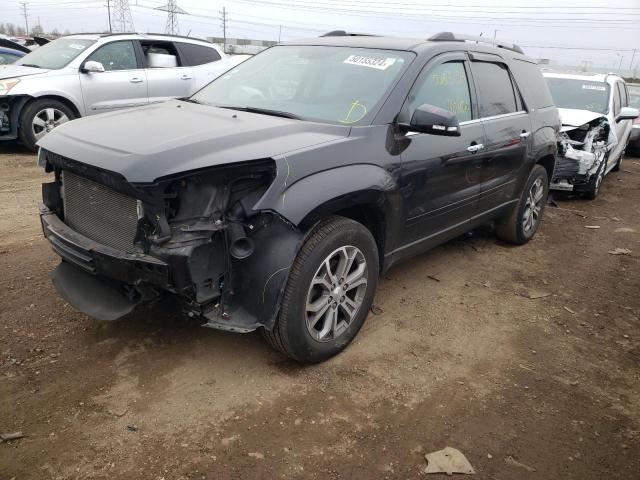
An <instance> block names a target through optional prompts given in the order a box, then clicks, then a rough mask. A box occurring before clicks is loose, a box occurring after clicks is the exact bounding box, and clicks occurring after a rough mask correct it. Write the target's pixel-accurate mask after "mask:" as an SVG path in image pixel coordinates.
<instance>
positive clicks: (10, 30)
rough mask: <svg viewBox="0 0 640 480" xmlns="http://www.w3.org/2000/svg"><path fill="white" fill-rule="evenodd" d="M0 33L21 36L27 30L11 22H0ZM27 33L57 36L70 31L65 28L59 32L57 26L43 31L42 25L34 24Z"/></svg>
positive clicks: (40, 35)
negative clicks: (48, 30)
mask: <svg viewBox="0 0 640 480" xmlns="http://www.w3.org/2000/svg"><path fill="white" fill-rule="evenodd" d="M0 34H2V35H8V36H10V37H23V36H25V35H26V34H27V31H26V30H25V29H24V27H21V26H20V25H14V24H13V23H0ZM29 35H30V36H36V37H53V38H57V37H59V36H61V35H71V32H70V31H69V30H65V31H64V32H63V33H60V32H59V31H58V29H57V28H54V29H53V30H51V31H50V32H45V31H44V29H43V28H42V26H40V25H34V26H33V27H31V29H30V30H29Z"/></svg>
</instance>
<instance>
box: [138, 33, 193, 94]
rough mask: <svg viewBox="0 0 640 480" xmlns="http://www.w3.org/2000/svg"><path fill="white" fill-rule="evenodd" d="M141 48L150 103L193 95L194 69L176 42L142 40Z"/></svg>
mask: <svg viewBox="0 0 640 480" xmlns="http://www.w3.org/2000/svg"><path fill="white" fill-rule="evenodd" d="M140 46H141V48H142V55H143V56H144V59H145V64H146V72H147V81H148V82H149V103H158V102H164V101H166V100H170V99H172V98H182V97H188V96H190V95H191V93H193V89H194V78H193V69H192V68H191V67H190V66H188V65H187V64H186V62H185V60H184V58H183V57H182V56H181V55H180V53H179V52H178V49H177V47H176V45H175V43H174V42H166V41H154V40H142V41H140Z"/></svg>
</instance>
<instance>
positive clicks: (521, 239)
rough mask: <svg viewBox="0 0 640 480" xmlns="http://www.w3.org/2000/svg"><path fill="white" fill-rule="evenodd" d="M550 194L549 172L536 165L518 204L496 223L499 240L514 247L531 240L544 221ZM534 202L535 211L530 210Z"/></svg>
mask: <svg viewBox="0 0 640 480" xmlns="http://www.w3.org/2000/svg"><path fill="white" fill-rule="evenodd" d="M534 187H535V188H534ZM548 194H549V177H548V176H547V171H546V170H545V168H544V167H543V166H542V165H535V166H534V167H533V169H532V170H531V173H530V174H529V178H527V181H526V183H525V185H524V188H523V190H522V194H521V195H520V200H519V201H518V204H517V205H516V206H515V207H514V208H513V210H512V211H511V212H510V213H509V215H507V216H506V217H504V218H502V219H500V220H498V221H497V222H496V234H497V235H498V238H500V239H501V240H504V241H505V242H509V243H513V244H514V245H524V244H525V243H527V242H528V241H529V240H531V239H532V238H533V236H534V235H535V233H536V231H537V230H538V227H539V226H540V223H541V221H542V214H543V213H544V207H545V205H546V203H547V195H548ZM532 202H533V203H534V204H535V207H536V209H535V210H533V211H532V210H531V209H530V208H529V206H530V204H531V203H532Z"/></svg>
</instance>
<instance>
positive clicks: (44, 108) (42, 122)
mask: <svg viewBox="0 0 640 480" xmlns="http://www.w3.org/2000/svg"><path fill="white" fill-rule="evenodd" d="M74 118H76V115H75V113H74V112H73V110H72V109H71V108H69V107H68V106H67V105H65V104H64V103H62V102H60V101H58V100H54V99H52V98H42V99H39V100H34V101H32V102H30V103H28V104H27V105H25V107H24V108H23V110H22V112H21V113H20V130H19V132H18V136H19V139H20V142H21V143H22V144H23V145H24V146H25V147H27V148H28V149H29V150H33V151H36V150H37V149H38V147H37V145H36V142H37V141H38V140H40V139H41V138H42V137H44V136H45V135H46V134H47V133H48V132H50V131H51V130H52V129H54V128H55V127H57V126H58V125H60V124H62V123H66V122H68V121H69V120H73V119H74Z"/></svg>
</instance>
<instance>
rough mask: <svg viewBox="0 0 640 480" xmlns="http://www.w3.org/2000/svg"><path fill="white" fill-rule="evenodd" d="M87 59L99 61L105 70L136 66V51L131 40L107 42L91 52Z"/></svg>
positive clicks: (129, 68)
mask: <svg viewBox="0 0 640 480" xmlns="http://www.w3.org/2000/svg"><path fill="white" fill-rule="evenodd" d="M87 60H92V61H94V62H100V63H101V64H102V66H103V67H104V69H105V70H106V71H107V72H110V71H114V70H134V69H136V68H138V62H137V60H136V51H135V48H134V46H133V42H131V41H123V42H113V43H108V44H106V45H105V46H104V47H100V48H99V49H98V50H96V51H95V52H93V53H92V54H91V55H90V56H89V58H87Z"/></svg>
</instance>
